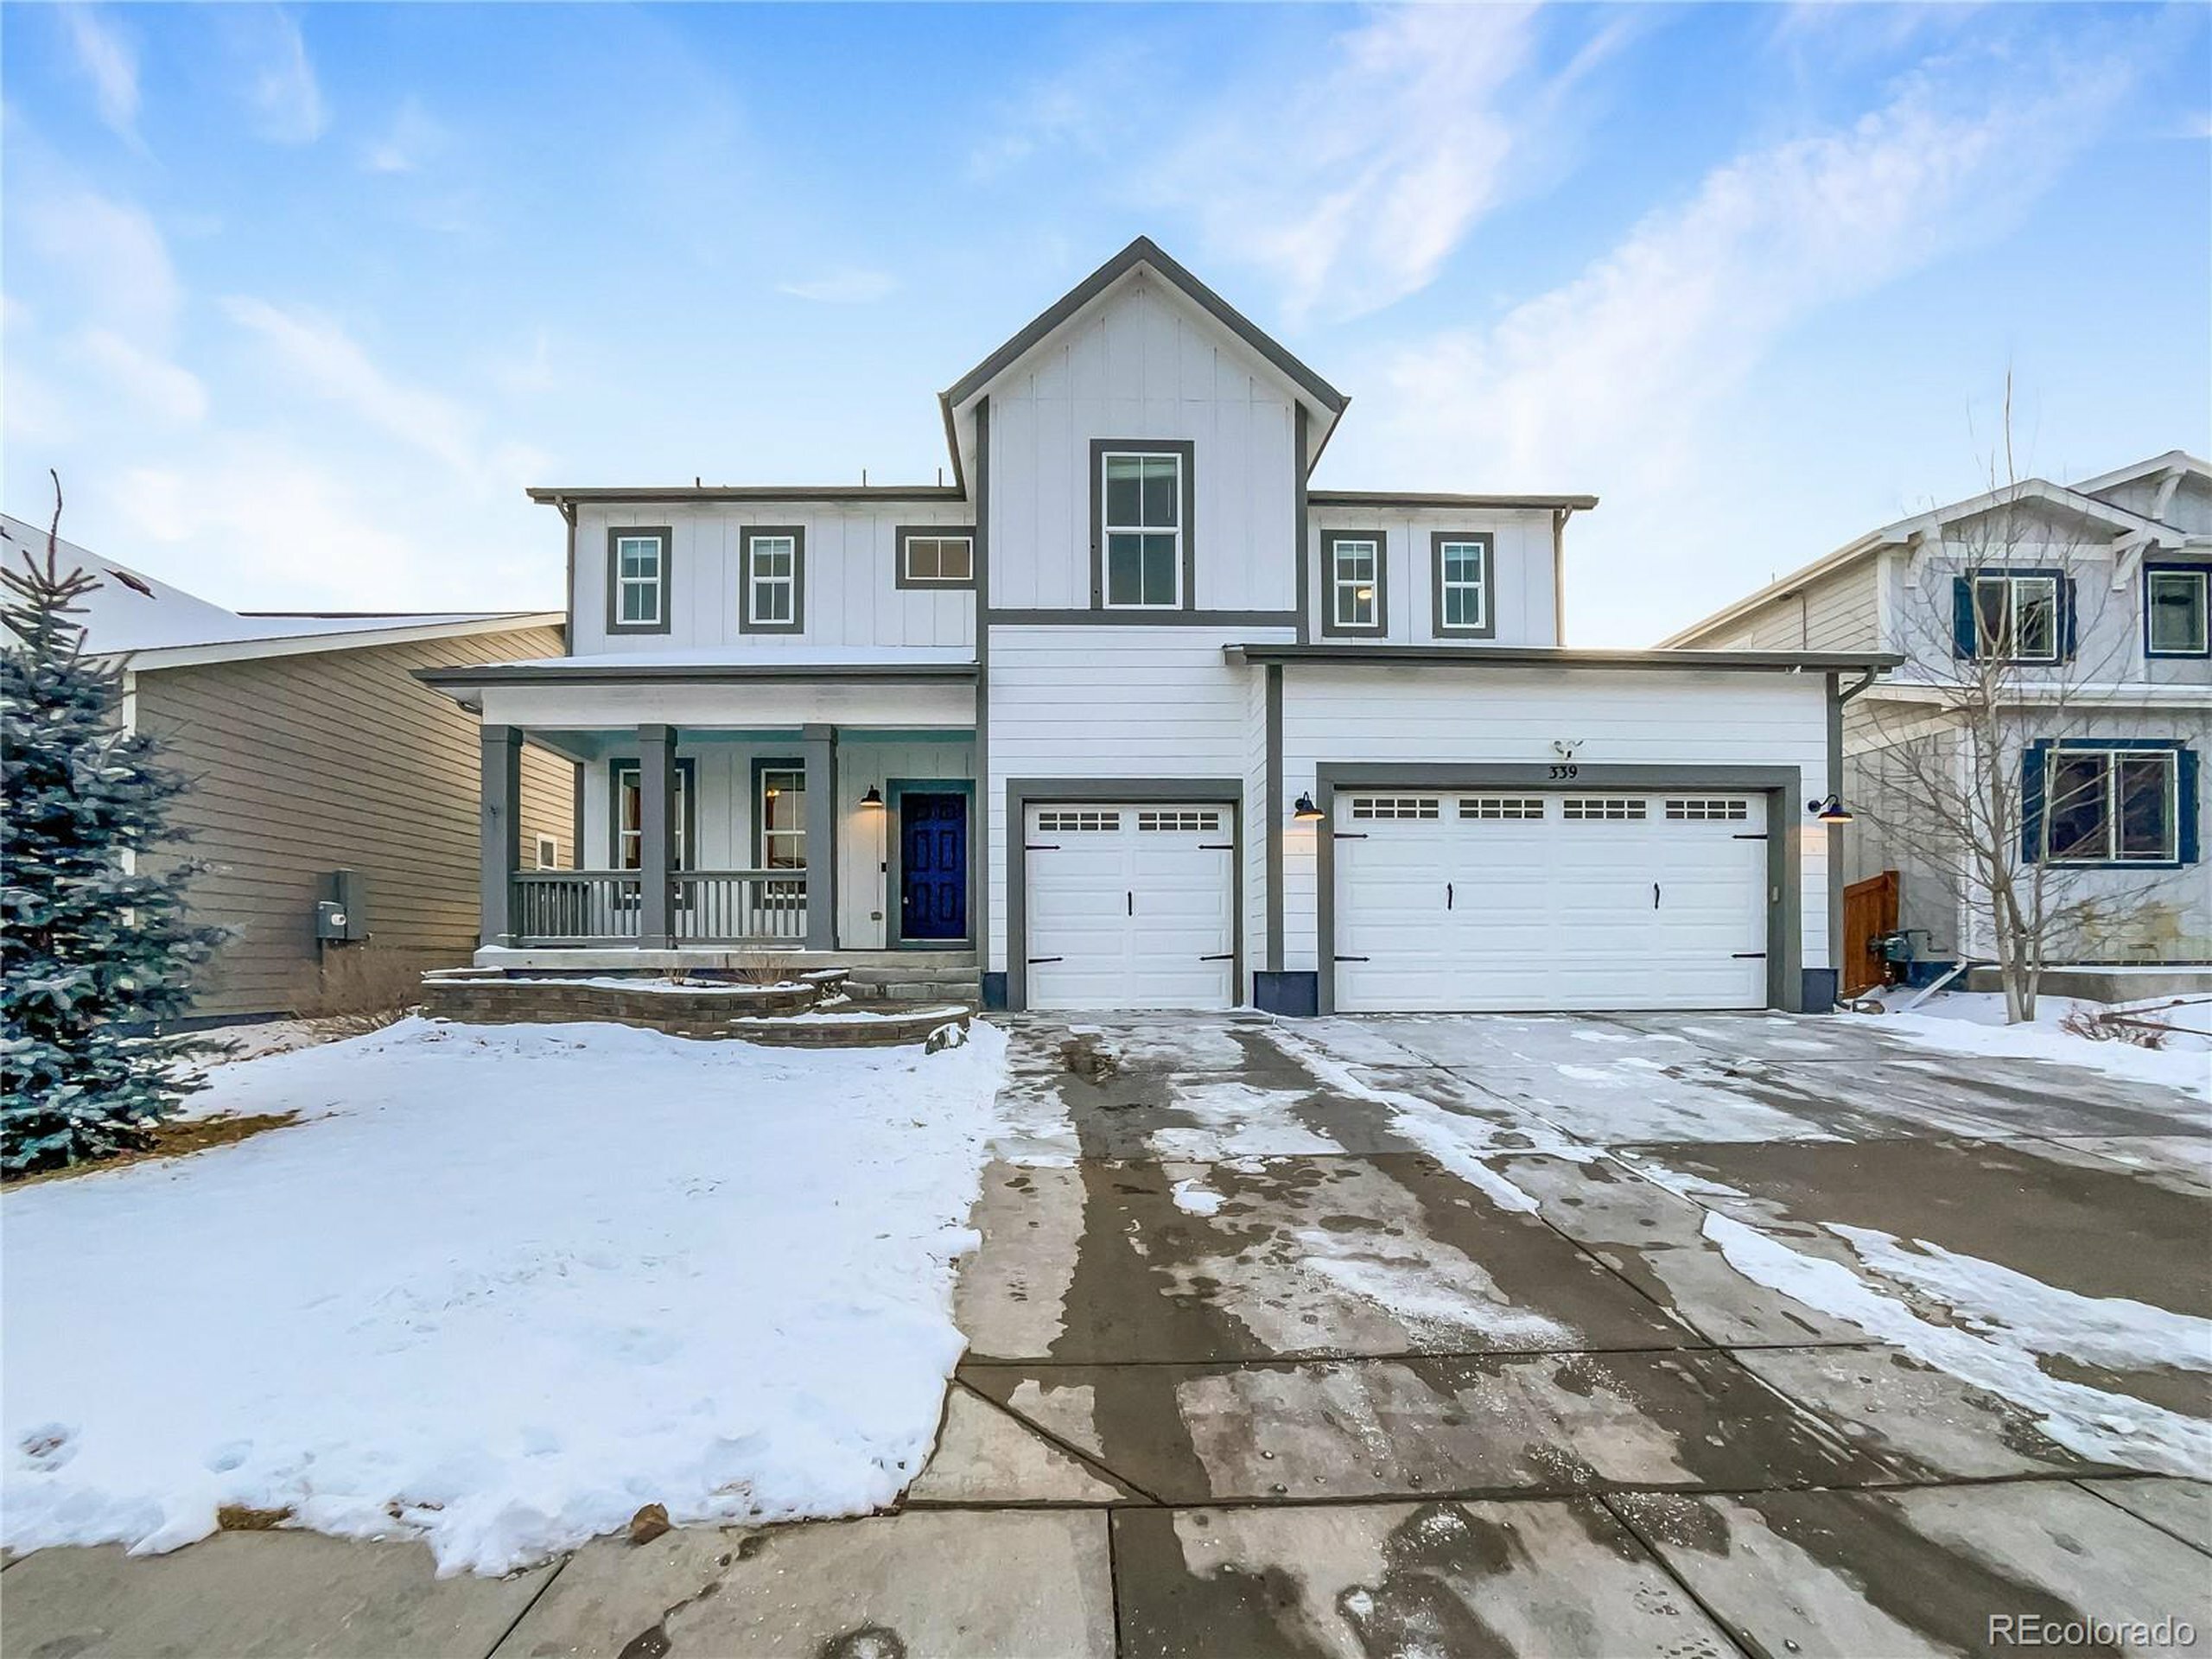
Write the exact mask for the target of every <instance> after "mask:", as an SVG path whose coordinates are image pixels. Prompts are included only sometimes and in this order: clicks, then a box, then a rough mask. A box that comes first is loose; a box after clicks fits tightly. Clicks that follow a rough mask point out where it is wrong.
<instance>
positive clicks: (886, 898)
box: [883, 778, 985, 950]
mask: <svg viewBox="0 0 2212 1659" xmlns="http://www.w3.org/2000/svg"><path fill="white" fill-rule="evenodd" d="M909 795H965V796H966V797H967V798H968V935H967V937H966V938H960V939H910V938H906V912H904V911H903V910H901V909H900V908H899V889H900V887H901V886H902V885H903V884H904V883H905V880H906V871H905V868H904V866H903V863H902V861H901V859H900V857H899V855H900V854H901V852H903V851H904V850H905V846H906V839H905V825H906V819H905V817H904V816H903V813H904V811H905V802H906V797H907V796H909ZM977 798H978V791H977V790H976V780H975V779H973V778H887V779H884V780H883V801H884V808H885V810H884V817H885V820H886V823H885V825H884V839H883V938H884V943H885V944H886V945H887V947H888V948H889V949H891V950H974V949H976V936H977V933H976V931H977V929H978V928H979V927H980V926H981V925H982V922H981V918H982V907H981V903H980V897H979V895H980V893H981V884H982V880H983V850H984V849H983V842H984V839H985V836H984V832H983V827H982V825H981V824H979V823H976V800H977Z"/></svg>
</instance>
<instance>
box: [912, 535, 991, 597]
mask: <svg viewBox="0 0 2212 1659" xmlns="http://www.w3.org/2000/svg"><path fill="white" fill-rule="evenodd" d="M897 539H898V543H899V575H898V585H899V587H901V588H973V587H974V586H975V585H976V532H975V531H972V530H970V529H968V528H967V527H965V526H964V525H959V524H947V525H944V526H943V527H941V528H940V527H938V526H937V525H934V524H901V525H900V526H899V530H898V532H897ZM923 543H928V544H931V545H933V546H936V547H937V548H938V569H937V571H936V573H935V574H931V575H925V574H923V573H922V572H919V571H917V570H916V569H914V549H915V548H916V547H917V546H918V545H920V544H923ZM951 543H958V545H959V546H960V547H961V548H963V550H965V561H964V568H963V569H961V570H960V571H958V572H957V574H947V573H946V571H945V569H944V548H945V547H946V546H947V545H949V544H951Z"/></svg>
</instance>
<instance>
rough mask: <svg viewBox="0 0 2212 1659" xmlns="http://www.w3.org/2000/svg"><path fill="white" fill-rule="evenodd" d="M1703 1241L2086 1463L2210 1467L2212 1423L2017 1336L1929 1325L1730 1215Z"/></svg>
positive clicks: (1846, 1273) (1713, 1218)
mask: <svg viewBox="0 0 2212 1659" xmlns="http://www.w3.org/2000/svg"><path fill="white" fill-rule="evenodd" d="M1705 1236H1706V1237H1707V1238H1708V1239H1711V1240H1712V1241H1713V1243H1715V1244H1717V1245H1719V1247H1720V1251H1721V1254H1722V1255H1725V1256H1726V1258H1727V1261H1728V1265H1729V1266H1730V1267H1732V1268H1735V1269H1736V1271H1737V1272H1738V1273H1740V1274H1743V1275H1744V1276H1745V1278H1746V1279H1749V1280H1751V1281H1754V1282H1755V1283H1758V1284H1762V1285H1764V1286H1766V1287H1768V1288H1769V1289H1770V1290H1778V1291H1781V1292H1782V1293H1783V1294H1784V1295H1788V1296H1794V1297H1796V1299H1797V1300H1799V1301H1801V1302H1802V1303H1804V1304H1805V1306H1808V1307H1810V1308H1814V1309H1816V1310H1818V1311H1819V1312H1821V1313H1828V1314H1833V1315H1834V1317H1835V1318H1837V1319H1843V1320H1846V1321H1847V1322H1849V1323H1850V1324H1853V1325H1857V1326H1858V1327H1859V1329H1860V1330H1862V1331H1864V1332H1867V1333H1868V1334H1869V1335H1870V1336H1873V1337H1877V1338H1880V1339H1881V1340H1882V1341H1884V1342H1888V1343H1892V1344H1896V1345H1897V1347H1900V1348H1902V1349H1904V1351H1906V1352H1907V1353H1909V1354H1910V1355H1912V1356H1913V1357H1915V1358H1916V1359H1919V1360H1922V1361H1924V1362H1925V1363H1928V1364H1930V1365H1934V1366H1936V1367H1939V1368H1940V1369H1942V1370H1946V1371H1948V1372H1950V1373H1951V1375H1952V1376H1956V1377H1958V1378H1960V1379H1961V1380H1962V1381H1965V1382H1967V1383H1973V1384H1974V1386H1976V1387H1977V1388H1982V1389H1988V1390H1989V1391H1990V1392H1991V1393H1993V1394H1996V1395H2002V1396H2003V1397H2004V1398H2005V1399H2007V1400H2010V1401H2011V1402H2012V1403H2013V1404H2015V1405H2017V1406H2018V1407H2020V1408H2023V1409H2024V1410H2026V1411H2029V1412H2031V1413H2034V1414H2036V1415H2037V1420H2038V1421H2037V1426H2038V1427H2040V1428H2041V1429H2042V1431H2043V1433H2044V1434H2046V1435H2048V1436H2049V1437H2050V1439H2051V1440H2055V1441H2056V1442H2057V1443H2058V1444H2059V1445H2061V1446H2065V1447H2066V1448H2068V1449H2069V1451H2072V1452H2076V1453H2078V1454H2079V1455H2080V1456H2082V1457H2084V1458H2088V1459H2093V1460H2094V1461H2097V1462H2101V1463H2111V1464H2119V1465H2123V1466H2125V1467H2127V1468H2131V1469H2144V1470H2148V1471H2152V1472H2153V1473H2156V1474H2167V1475H2192V1476H2201V1475H2202V1473H2203V1471H2204V1469H2205V1466H2206V1465H2207V1463H2208V1462H2212V1423H2205V1422H2202V1421H2198V1420H2196V1419H2195V1418H2191V1417H2184V1416H2183V1415H2182V1414H2180V1413H2178V1412H2174V1411H2169V1410H2167V1409H2166V1408H2164V1407H2163V1406H2155V1405H2152V1404H2150V1403H2149V1402H2145V1401H2141V1400H2137V1399H2134V1398H2133V1397H2132V1396H2130V1395H2122V1394H2110V1393H2107V1392H2106V1391H2105V1390H2104V1389H2093V1388H2090V1387H2088V1386H2087V1385H2085V1384H2082V1383H2069V1382H2067V1381H2065V1380H2064V1379H2063V1378H2060V1377H2055V1376H2050V1375H2049V1374H2048V1373H2046V1372H2045V1371H2044V1370H2043V1368H2042V1367H2041V1366H2040V1365H2038V1364H2037V1363H2036V1356H2035V1354H2034V1353H2033V1352H2032V1351H2031V1350H2030V1349H2029V1348H2028V1347H2026V1346H2024V1345H2020V1344H2017V1343H2016V1342H2014V1341H2012V1340H2008V1339H2007V1338H2008V1337H2012V1336H2015V1335H2017V1334H2018V1333H2015V1332H1994V1331H1993V1332H1988V1333H1986V1334H1985V1333H1979V1332H1973V1331H1969V1330H1967V1329H1965V1328H1963V1327H1961V1326H1958V1325H1936V1324H1933V1323H1931V1322H1929V1320H1927V1319H1923V1318H1921V1316H1920V1315H1919V1314H1917V1313H1915V1312H1913V1310H1912V1309H1911V1308H1910V1307H1908V1306H1906V1305H1905V1304H1904V1302H1902V1301H1899V1300H1897V1299H1896V1298H1895V1297H1891V1296H1885V1295H1884V1294H1882V1293H1881V1292H1879V1291H1878V1290H1876V1289H1875V1288H1874V1287H1872V1286H1871V1285H1869V1284H1868V1283H1866V1281H1864V1280H1863V1279H1861V1278H1860V1277H1859V1275H1858V1274H1855V1273H1853V1271H1852V1270H1851V1269H1850V1268H1847V1267H1845V1266H1844V1265H1843V1264H1842V1263H1841V1262H1828V1261H1824V1260H1822V1259H1821V1258H1820V1257H1817V1256H1811V1255H1805V1254H1803V1253H1802V1252H1801V1251H1798V1250H1794V1249H1790V1248H1789V1246H1788V1245H1787V1244H1784V1243H1782V1242H1781V1241H1780V1240H1779V1239H1777V1238H1774V1237H1772V1236H1769V1235H1768V1234H1765V1233H1763V1232H1760V1231H1759V1230H1758V1229H1757V1228H1754V1227H1748V1226H1746V1225H1745V1224H1743V1223H1742V1222H1740V1221H1737V1220H1734V1219H1733V1218H1732V1217H1727V1216H1723V1215H1717V1214H1713V1213H1711V1212H1708V1213H1707V1216H1706V1217H1705ZM1881 1236H1882V1237H1884V1238H1886V1237H1887V1235H1881ZM1892 1242H1893V1241H1892ZM1983 1265H1986V1264H1983ZM2046 1288H2047V1287H2046Z"/></svg>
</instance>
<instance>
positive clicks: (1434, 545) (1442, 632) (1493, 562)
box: [1428, 530, 1497, 639]
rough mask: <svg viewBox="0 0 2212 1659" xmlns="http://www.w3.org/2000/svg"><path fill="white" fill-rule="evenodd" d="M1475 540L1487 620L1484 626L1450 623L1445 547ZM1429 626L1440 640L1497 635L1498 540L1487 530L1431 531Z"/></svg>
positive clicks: (1429, 539)
mask: <svg viewBox="0 0 2212 1659" xmlns="http://www.w3.org/2000/svg"><path fill="white" fill-rule="evenodd" d="M1459 542H1473V543H1476V544H1477V545H1478V546H1479V547H1480V548H1481V549H1482V550H1483V552H1482V572H1483V620H1482V626H1480V627H1474V628H1470V627H1466V626H1458V627H1453V626H1446V623H1445V620H1444V549H1445V547H1446V543H1459ZM1428 600H1429V626H1430V629H1431V631H1432V632H1434V634H1435V635H1436V637H1437V638H1438V639H1497V538H1496V537H1494V536H1492V535H1491V532H1490V531H1486V530H1433V531H1429V533H1428Z"/></svg>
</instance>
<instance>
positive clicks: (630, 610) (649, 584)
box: [607, 524, 670, 633]
mask: <svg viewBox="0 0 2212 1659" xmlns="http://www.w3.org/2000/svg"><path fill="white" fill-rule="evenodd" d="M669 538H670V531H669V528H668V526H667V525H665V524H660V525H653V526H638V527H632V528H622V527H620V526H618V527H616V528H615V529H613V530H610V531H607V632H609V633H666V632H668V567H669Z"/></svg>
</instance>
